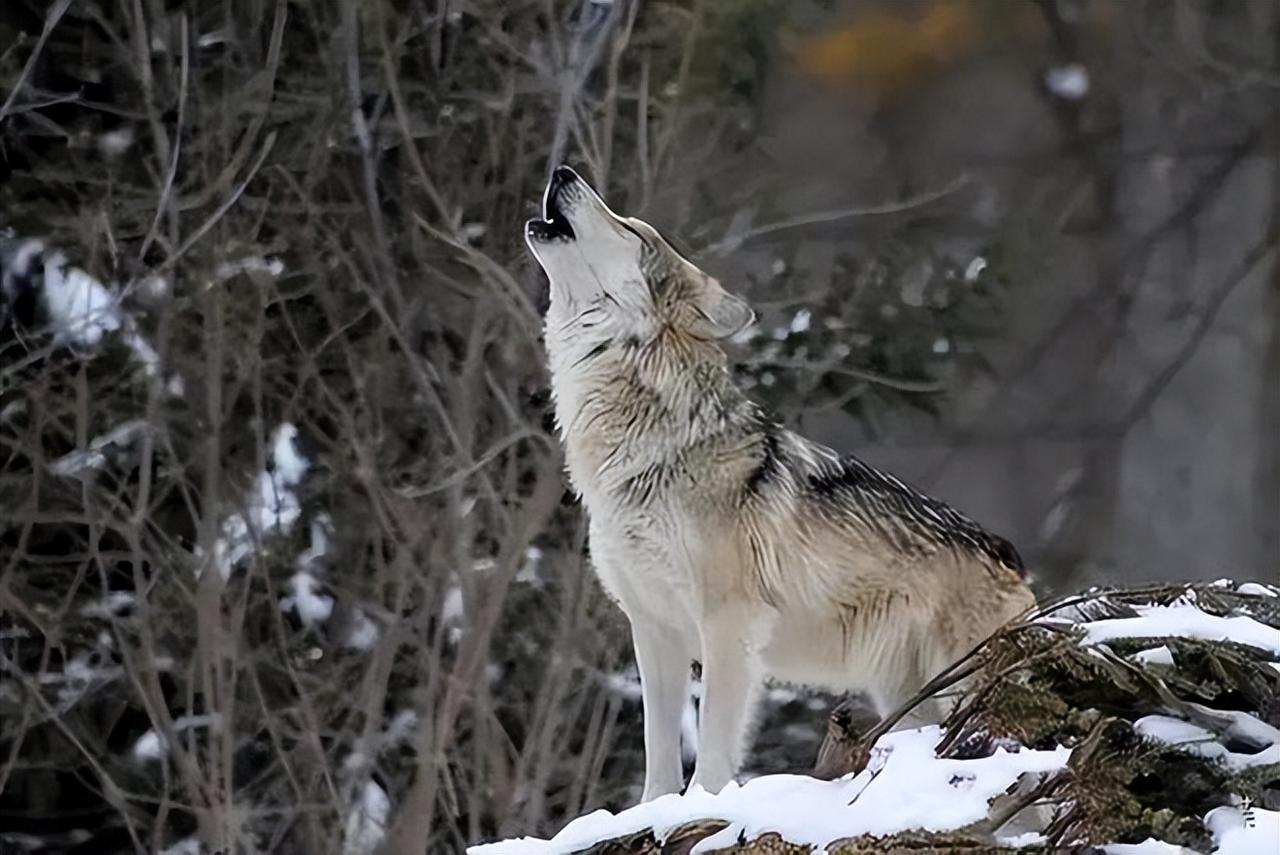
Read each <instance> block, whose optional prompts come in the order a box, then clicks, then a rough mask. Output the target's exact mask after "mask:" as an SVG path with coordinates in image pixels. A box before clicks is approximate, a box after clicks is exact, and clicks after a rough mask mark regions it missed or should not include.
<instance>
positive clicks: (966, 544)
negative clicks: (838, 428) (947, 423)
mask: <svg viewBox="0 0 1280 855" xmlns="http://www.w3.org/2000/svg"><path fill="white" fill-rule="evenodd" d="M809 488H810V489H811V490H813V492H814V493H815V494H816V495H817V496H820V497H826V498H832V499H834V498H844V499H846V500H849V499H851V500H852V503H853V505H854V507H855V508H865V509H866V511H867V512H868V513H866V514H865V516H864V519H865V520H866V521H867V522H868V523H869V524H870V525H871V526H872V527H874V528H876V529H878V530H879V531H880V533H881V534H883V535H884V536H885V537H887V538H888V539H889V540H891V541H893V542H894V543H896V544H898V545H900V546H902V547H904V548H908V549H909V548H911V541H912V539H913V537H912V536H914V538H920V539H924V540H926V541H931V542H933V543H936V544H939V545H945V546H949V547H952V548H957V549H965V550H968V551H970V552H979V553H981V554H983V555H985V556H987V557H988V558H991V559H993V560H994V561H996V562H997V563H999V564H1002V565H1003V566H1005V567H1007V568H1009V569H1010V570H1013V571H1014V572H1016V573H1017V574H1018V576H1019V578H1025V577H1026V568H1025V566H1024V565H1023V563H1022V558H1021V557H1020V556H1019V555H1018V552H1017V550H1016V549H1014V548H1013V544H1011V543H1009V541H1007V540H1005V539H1004V538H1002V537H999V536H997V535H994V534H992V533H991V532H989V531H987V530H986V529H984V528H983V527H982V526H980V525H978V524H977V523H976V522H974V521H973V520H971V519H969V518H968V517H967V516H965V515H964V514H962V513H960V512H959V511H957V510H955V509H954V508H952V507H950V506H949V505H947V504H945V503H943V502H941V501H939V500H937V499H935V498H933V497H932V496H926V495H925V494H924V493H921V492H919V491H917V490H915V489H913V488H911V487H909V486H908V485H906V484H904V483H903V482H901V481H899V480H898V479H897V478H894V477H893V476H892V475H889V474H887V473H885V472H881V471H880V470H879V469H876V468H875V467H874V466H870V465H868V464H866V463H863V462H862V461H861V460H859V459H857V458H856V457H843V458H841V459H840V461H839V462H838V463H837V464H835V465H833V466H830V467H828V468H826V469H825V471H823V472H822V473H821V474H818V475H814V476H811V477H810V479H809Z"/></svg>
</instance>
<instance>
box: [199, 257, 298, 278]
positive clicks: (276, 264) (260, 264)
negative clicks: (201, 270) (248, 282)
mask: <svg viewBox="0 0 1280 855" xmlns="http://www.w3.org/2000/svg"><path fill="white" fill-rule="evenodd" d="M241 273H265V274H267V275H268V276H279V275H280V274H282V273H284V262H282V261H281V260H280V259H278V258H262V257H261V256H256V255H251V256H248V257H246V258H238V259H236V260H235V261H224V262H222V263H221V264H219V265H218V266H217V267H215V268H213V279H214V281H215V282H225V281H226V280H228V279H230V278H231V277H233V276H236V275H238V274H241Z"/></svg>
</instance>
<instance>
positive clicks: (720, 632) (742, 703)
mask: <svg viewBox="0 0 1280 855" xmlns="http://www.w3.org/2000/svg"><path fill="white" fill-rule="evenodd" d="M701 629H702V708H701V710H700V713H701V714H700V715H699V717H698V763H697V767H696V769H695V770H694V773H693V781H692V782H691V783H690V786H693V785H695V784H696V785H699V786H701V787H703V788H705V789H706V790H708V791H710V792H713V793H714V792H719V791H720V789H721V788H723V787H724V785H725V784H727V783H729V781H731V780H733V776H734V773H736V772H737V771H738V766H739V764H740V763H741V762H742V752H743V749H744V747H745V743H746V741H747V735H748V731H749V729H750V725H751V720H752V717H753V715H754V713H755V707H756V699H757V696H758V695H759V693H760V687H761V685H762V684H763V682H764V671H763V667H762V665H761V662H760V652H759V645H758V643H757V642H756V641H755V639H754V638H753V637H752V634H751V628H750V626H749V624H748V621H747V619H746V618H745V616H742V615H739V614H736V613H734V614H721V615H717V616H716V617H714V618H713V619H710V620H707V621H705V622H704V623H703V625H702V627H701Z"/></svg>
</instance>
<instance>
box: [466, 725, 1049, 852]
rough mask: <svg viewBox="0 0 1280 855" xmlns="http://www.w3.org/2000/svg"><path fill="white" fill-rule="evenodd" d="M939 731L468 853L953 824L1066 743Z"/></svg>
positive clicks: (811, 839) (798, 838) (816, 835)
mask: <svg viewBox="0 0 1280 855" xmlns="http://www.w3.org/2000/svg"><path fill="white" fill-rule="evenodd" d="M940 735H941V729H940V728H938V727H936V726H931V727H924V728H918V729H916V730H903V731H897V732H895V733H889V734H887V735H885V736H884V737H882V738H881V739H880V741H879V742H878V743H877V744H876V748H875V749H874V750H873V752H872V758H871V762H870V763H869V765H868V767H867V768H866V769H865V770H863V771H862V772H860V773H859V774H857V775H854V776H846V777H844V778H841V779H839V780H835V781H819V780H817V779H814V778H810V777H807V776H805V775H764V776H761V777H759V778H754V779H752V780H750V781H748V782H747V783H745V784H742V785H738V784H736V783H731V784H729V785H728V786H726V787H725V788H724V790H722V791H721V792H720V793H719V794H714V795H713V794H711V793H708V792H706V791H705V790H702V789H700V788H699V789H696V790H692V791H690V792H689V793H686V794H685V795H684V796H678V795H669V796H663V797H661V798H658V799H654V800H653V801H650V802H646V803H644V804H641V805H637V806H636V807H634V808H631V809H629V810H625V811H622V812H621V813H618V814H612V813H610V812H608V811H605V810H599V811H596V812H594V813H591V814H587V815H586V816H583V817H580V818H578V819H576V820H574V821H573V822H571V823H569V824H568V825H567V826H565V827H564V829H563V830H562V831H561V832H560V833H559V834H557V835H556V836H555V837H554V838H552V839H551V840H538V839H536V838H531V837H526V838H521V839H518V840H509V841H505V842H502V843H494V844H488V845H481V846H473V847H471V848H470V849H469V850H468V852H469V853H470V855H567V853H572V852H574V851H577V850H579V849H583V848H586V847H588V846H591V845H592V844H594V843H597V842H599V841H601V840H606V839H609V838H611V837H616V836H619V835H623V834H629V833H634V832H637V831H641V830H643V829H648V828H652V829H653V831H654V833H655V835H656V836H657V837H658V838H659V839H661V838H662V837H664V836H665V835H666V834H667V833H669V832H670V831H671V830H672V829H674V828H676V827H677V826H680V825H683V824H684V823H686V822H691V821H693V820H698V819H721V820H724V821H727V822H729V823H730V824H731V825H733V826H735V827H736V829H737V833H740V834H742V835H744V836H745V838H746V839H747V840H752V839H754V838H756V837H758V836H760V835H761V834H764V833H766V832H771V831H773V832H778V833H780V834H781V835H782V836H783V837H784V838H785V839H786V840H789V841H792V842H794V843H800V844H810V845H813V846H819V847H820V846H825V845H826V844H828V843H830V842H831V841H833V840H838V839H840V838H842V837H848V836H850V835H853V834H891V833H894V832H897V831H902V830H904V829H915V828H922V829H930V830H935V831H943V830H949V829H956V828H960V827H962V826H965V825H968V824H969V823H972V822H977V821H979V820H981V819H983V818H985V817H986V815H987V808H988V804H989V802H990V800H991V799H993V798H995V797H996V796H998V795H1000V794H1001V793H1003V792H1004V791H1005V790H1006V789H1008V788H1009V787H1011V786H1013V785H1014V784H1015V783H1016V782H1017V781H1018V779H1019V777H1020V776H1021V775H1023V774H1026V773H1033V774H1043V773H1050V772H1054V771H1057V770H1059V769H1062V768H1063V767H1064V766H1065V765H1066V762H1067V758H1068V756H1069V754H1070V752H1069V751H1068V750H1067V749H1065V748H1058V749H1055V750H1052V751H1032V750H1029V749H1028V750H1022V751H1019V752H1016V753H1009V752H1006V751H1004V750H1003V749H997V750H996V752H995V753H994V754H993V755H991V756H990V757H980V758H975V759H971V760H952V759H942V758H939V757H937V756H936V755H935V754H934V750H933V749H934V746H935V745H936V744H937V742H938V739H939V737H940ZM735 836H736V835H735ZM694 851H695V852H700V851H708V850H707V849H705V848H695V850H694Z"/></svg>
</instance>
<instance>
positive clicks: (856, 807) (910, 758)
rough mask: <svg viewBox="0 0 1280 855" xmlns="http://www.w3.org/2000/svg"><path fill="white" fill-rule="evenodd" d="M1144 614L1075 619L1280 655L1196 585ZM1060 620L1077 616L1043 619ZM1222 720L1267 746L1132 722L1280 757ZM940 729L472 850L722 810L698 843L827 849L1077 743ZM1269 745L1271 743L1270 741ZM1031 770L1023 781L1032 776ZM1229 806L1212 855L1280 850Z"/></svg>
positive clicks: (1163, 649)
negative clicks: (1206, 603) (837, 768)
mask: <svg viewBox="0 0 1280 855" xmlns="http://www.w3.org/2000/svg"><path fill="white" fill-rule="evenodd" d="M1237 590H1238V591H1239V592H1241V593H1246V594H1250V595H1255V596H1276V595H1277V593H1278V589H1277V588H1275V587H1272V586H1261V585H1256V584H1248V585H1242V586H1240V587H1239V588H1238V589H1237ZM1137 611H1138V616H1137V617H1129V618H1116V619H1102V620H1092V621H1087V620H1086V621H1083V622H1081V623H1080V624H1079V626H1078V627H1077V631H1078V634H1079V639H1080V642H1079V643H1081V644H1083V645H1086V646H1088V647H1105V646H1107V645H1108V644H1110V643H1111V642H1113V641H1114V640H1115V639H1118V638H1124V639H1149V640H1150V649H1149V650H1144V651H1142V653H1140V654H1138V655H1136V656H1134V657H1132V658H1133V659H1134V660H1136V661H1138V662H1143V663H1149V664H1155V665H1164V664H1169V663H1170V662H1171V661H1172V660H1171V658H1170V657H1171V654H1170V651H1169V649H1168V647H1167V646H1165V644H1164V642H1165V641H1166V640H1167V639H1169V638H1174V637H1185V638H1194V639H1201V640H1229V641H1234V642H1236V643H1239V644H1245V645H1248V646H1250V647H1254V648H1258V649H1260V650H1262V651H1265V652H1266V654H1267V655H1269V656H1271V657H1273V658H1274V659H1276V660H1280V630H1276V629H1273V628H1271V627H1269V626H1267V625H1265V624H1263V623H1260V622H1259V621H1257V620H1254V619H1253V618H1251V617H1248V616H1246V615H1235V616H1230V617H1219V616H1215V615H1212V614H1209V613H1207V612H1205V611H1202V610H1201V609H1200V608H1198V607H1197V605H1196V602H1195V597H1194V594H1193V592H1188V595H1187V596H1186V597H1183V598H1181V599H1180V600H1178V601H1176V602H1174V603H1170V604H1165V605H1155V604H1153V605H1149V606H1142V607H1139V608H1138V609H1137ZM1044 620H1045V621H1046V622H1047V623H1054V624H1062V623H1066V622H1068V619H1066V618H1062V617H1055V618H1046V619H1044ZM1216 715H1218V716H1219V717H1225V718H1230V719H1231V720H1230V721H1225V720H1224V722H1223V724H1224V726H1223V730H1224V732H1225V733H1227V734H1229V735H1231V736H1232V737H1233V738H1243V737H1247V738H1245V739H1244V741H1245V742H1247V743H1249V744H1252V745H1256V746H1259V749H1260V750H1258V751H1257V752H1255V753H1248V754H1245V753H1238V752H1234V751H1230V750H1228V749H1227V748H1226V747H1225V746H1224V745H1223V744H1222V743H1221V742H1219V741H1218V738H1219V737H1217V736H1215V734H1214V733H1213V732H1211V731H1209V730H1207V729H1205V728H1204V727H1201V726H1199V725H1198V724H1194V723H1192V722H1188V721H1185V720H1183V719H1180V718H1177V717H1175V716H1173V715H1148V716H1145V717H1143V718H1140V719H1139V720H1138V721H1137V722H1135V730H1136V731H1137V732H1138V733H1139V734H1140V735H1141V736H1143V737H1145V738H1148V739H1152V740H1158V741H1161V742H1165V743H1168V744H1172V745H1177V746H1179V748H1180V749H1182V750H1186V751H1188V752H1192V753H1196V754H1198V755H1200V756H1202V757H1206V758H1210V759H1212V760H1213V761H1215V762H1218V763H1221V764H1222V765H1223V766H1225V767H1227V768H1228V769H1232V770H1236V771H1239V770H1241V769H1244V768H1248V767H1255V766H1259V765H1264V764H1271V763H1277V762H1280V730H1277V729H1276V728H1274V727H1272V726H1270V725H1268V724H1266V723H1265V722H1263V721H1261V720H1259V719H1258V718H1256V717H1254V716H1251V715H1248V714H1247V713H1242V712H1231V713H1229V714H1226V713H1221V712H1218V713H1216ZM941 735H942V731H941V729H940V728H939V727H936V726H934V727H925V728H920V729H915V730H904V731H898V732H894V733H889V734H887V735H885V736H884V737H882V738H881V739H880V740H879V741H878V742H877V743H876V747H875V748H874V749H873V752H872V756H871V760H870V762H869V763H868V765H867V767H866V768H865V769H864V770H862V771H861V772H859V773H857V774H855V775H848V776H845V777H843V778H840V779H838V780H834V781H822V780H818V779H815V778H811V777H808V776H804V775H766V776H763V777H759V778H755V779H753V780H750V781H747V782H746V783H744V784H741V785H738V784H730V785H729V786H728V787H726V788H725V789H724V790H723V791H722V792H720V793H718V794H714V795H713V794H710V793H707V792H705V791H703V790H701V789H698V790H694V791H691V792H688V793H686V794H684V795H670V796H664V797H662V798H659V799H655V800H654V801H651V802H649V803H647V804H641V805H637V806H636V807H633V808H630V809H628V810H624V811H621V812H620V813H616V814H614V813H610V812H609V811H606V810H598V811H595V812H594V813H590V814H587V815H586V816H582V817H579V818H578V819H575V820H573V821H572V822H570V823H569V824H568V825H566V826H565V827H564V828H563V829H562V830H561V831H560V832H559V833H558V834H556V835H555V836H554V837H553V838H551V839H549V840H544V839H538V838H532V837H524V838H519V839H514V840H507V841H503V842H499V843H490V844H485V845H478V846H473V847H471V848H470V849H469V850H468V852H469V855H571V853H575V852H580V851H581V850H583V849H586V848H587V847H590V846H591V845H593V844H595V843H598V842H600V841H603V840H610V839H613V838H617V837H621V836H625V835H629V834H634V833H636V832H643V831H646V830H647V831H651V832H652V833H653V835H654V836H655V838H656V839H658V840H659V841H661V840H663V839H664V838H665V836H666V835H668V834H670V833H671V832H672V831H674V830H675V829H677V828H679V827H680V826H683V825H685V824H687V823H690V822H695V821H698V820H719V821H723V822H727V823H728V825H727V826H726V827H725V828H724V829H723V830H722V831H720V832H718V833H716V834H714V835H712V836H711V837H708V838H706V839H704V840H702V841H700V842H699V843H698V844H697V845H696V846H695V847H694V848H693V850H692V852H693V853H707V852H713V851H716V850H717V849H720V848H723V847H726V846H730V845H732V844H734V843H736V842H738V841H739V840H753V839H755V838H757V837H759V836H760V835H762V834H765V833H768V832H777V833H779V834H780V835H781V836H782V838H783V839H785V840H787V841H790V842H794V843H801V844H809V845H811V846H813V847H815V849H816V852H818V853H822V852H824V851H825V849H824V847H825V846H827V845H828V844H830V843H832V842H833V841H836V840H840V839H843V838H848V837H856V836H859V835H864V834H868V835H876V836H883V835H890V834H894V833H898V832H908V831H919V830H925V831H950V830H958V829H962V828H964V827H965V826H969V825H971V824H972V823H976V822H980V821H982V820H984V819H985V818H987V816H988V809H989V806H990V804H991V802H992V799H994V798H996V797H997V796H1000V795H1001V794H1002V793H1005V792H1006V791H1008V790H1010V789H1011V788H1013V787H1015V786H1016V785H1018V783H1019V779H1020V778H1021V777H1022V776H1023V775H1032V776H1042V775H1045V774H1052V773H1054V772H1057V771H1059V770H1062V769H1065V768H1066V767H1067V763H1068V760H1069V759H1070V757H1071V750H1070V749H1068V748H1064V747H1059V748H1056V749H1054V750H1039V751H1037V750H1030V749H1026V748H1022V749H1018V748H1017V746H1014V750H1004V749H997V750H996V751H995V753H994V754H992V755H991V756H989V757H977V758H973V759H963V760H961V759H954V758H946V757H938V756H937V754H936V753H935V751H934V747H935V745H937V744H938V741H939V739H940V737H941ZM1268 746H1269V747H1268ZM1025 780H1026V779H1024V781H1025ZM1223 797H1224V799H1223V800H1224V802H1229V803H1234V804H1227V805H1226V806H1224V807H1219V808H1216V809H1214V810H1212V811H1210V812H1209V813H1208V815H1206V816H1205V818H1204V822H1205V827H1206V829H1207V830H1208V832H1209V834H1210V835H1211V836H1212V838H1213V840H1214V842H1215V848H1214V849H1213V850H1212V852H1213V853H1215V855H1252V853H1258V855H1263V854H1264V853H1277V852H1280V813H1278V812H1276V811H1269V810H1263V809H1260V808H1248V807H1247V806H1244V805H1241V804H1239V802H1240V799H1238V798H1236V797H1234V796H1232V795H1231V794H1229V793H1224V794H1223ZM997 841H998V842H999V843H1002V844H1004V845H1007V846H1018V847H1023V846H1026V847H1033V846H1035V845H1036V844H1038V843H1042V842H1043V837H1042V836H1041V835H1040V834H1039V833H1036V832H1034V831H1032V832H1027V831H1026V830H1025V829H1022V830H1018V829H1012V828H1011V829H1009V830H1008V832H1007V836H1005V837H1000V836H999V835H997ZM1105 851H1107V852H1112V853H1116V855H1121V854H1122V853H1124V854H1125V855H1156V854H1157V853H1163V854H1164V855H1170V853H1182V855H1194V853H1192V851H1191V850H1188V849H1185V848H1181V847H1178V846H1174V845H1171V844H1169V843H1166V842H1164V841H1158V840H1147V841H1145V842H1144V843H1139V844H1117V845H1113V846H1108V847H1105Z"/></svg>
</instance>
